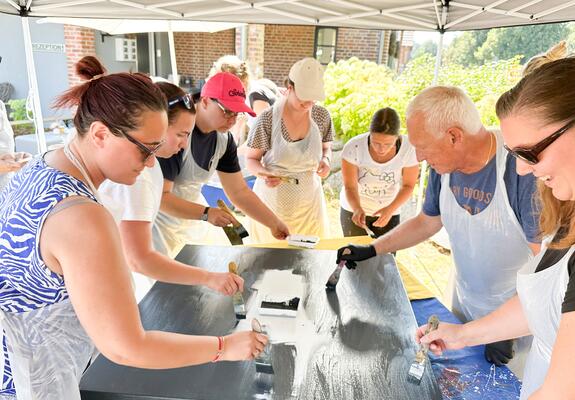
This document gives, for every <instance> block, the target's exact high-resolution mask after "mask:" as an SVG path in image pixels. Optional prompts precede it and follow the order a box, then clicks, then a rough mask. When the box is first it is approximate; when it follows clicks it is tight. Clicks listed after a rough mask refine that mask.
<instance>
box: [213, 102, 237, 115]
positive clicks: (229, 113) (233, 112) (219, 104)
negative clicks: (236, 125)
mask: <svg viewBox="0 0 575 400" xmlns="http://www.w3.org/2000/svg"><path fill="white" fill-rule="evenodd" d="M211 100H212V101H213V102H214V103H216V104H217V105H218V107H220V110H222V111H223V113H224V118H226V119H230V118H234V117H237V116H238V114H239V112H235V111H231V110H228V109H227V108H225V107H224V106H223V105H222V103H220V102H219V101H218V99H214V98H212V99H211Z"/></svg>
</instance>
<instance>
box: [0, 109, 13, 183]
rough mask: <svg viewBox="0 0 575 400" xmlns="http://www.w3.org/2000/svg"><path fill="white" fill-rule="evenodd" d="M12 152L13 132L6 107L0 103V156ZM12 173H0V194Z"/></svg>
mask: <svg viewBox="0 0 575 400" xmlns="http://www.w3.org/2000/svg"><path fill="white" fill-rule="evenodd" d="M13 152H14V131H13V130H12V125H10V121H9V120H8V115H7V114H6V107H5V106H4V103H3V102H2V101H0V155H2V154H6V153H13ZM12 175H13V174H12V172H7V173H4V174H3V173H0V192H1V191H2V189H4V186H6V185H7V184H8V182H9V181H10V179H11V178H12Z"/></svg>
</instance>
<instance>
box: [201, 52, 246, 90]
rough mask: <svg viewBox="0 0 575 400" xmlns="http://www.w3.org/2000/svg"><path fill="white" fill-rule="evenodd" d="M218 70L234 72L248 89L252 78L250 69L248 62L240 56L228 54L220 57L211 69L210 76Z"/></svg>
mask: <svg viewBox="0 0 575 400" xmlns="http://www.w3.org/2000/svg"><path fill="white" fill-rule="evenodd" d="M218 72H229V73H230V74H234V75H235V76H237V77H238V78H239V80H240V81H242V84H243V85H244V89H245V90H246V91H247V90H248V89H249V86H250V78H251V74H250V70H249V68H248V65H247V63H246V62H245V61H242V60H241V59H240V58H239V57H238V56H234V55H226V56H222V57H220V58H218V60H217V61H216V62H215V63H214V65H213V66H212V69H211V70H210V73H209V77H210V78H211V77H212V76H214V75H215V74H217V73H218Z"/></svg>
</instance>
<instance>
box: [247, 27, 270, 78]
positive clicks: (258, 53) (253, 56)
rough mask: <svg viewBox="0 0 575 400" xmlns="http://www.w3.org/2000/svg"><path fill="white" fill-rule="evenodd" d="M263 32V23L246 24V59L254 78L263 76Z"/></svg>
mask: <svg viewBox="0 0 575 400" xmlns="http://www.w3.org/2000/svg"><path fill="white" fill-rule="evenodd" d="M265 34H266V26H265V25H260V24H250V25H248V51H247V54H248V57H247V60H246V61H247V62H248V65H249V67H250V70H251V72H252V74H253V75H254V78H255V79H259V78H262V77H263V76H264V49H265V42H264V40H265Z"/></svg>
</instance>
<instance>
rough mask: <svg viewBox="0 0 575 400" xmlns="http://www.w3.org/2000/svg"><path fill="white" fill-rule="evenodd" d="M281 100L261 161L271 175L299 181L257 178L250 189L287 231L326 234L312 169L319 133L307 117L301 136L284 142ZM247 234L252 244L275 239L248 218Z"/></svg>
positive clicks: (318, 149)
mask: <svg viewBox="0 0 575 400" xmlns="http://www.w3.org/2000/svg"><path fill="white" fill-rule="evenodd" d="M284 106H285V99H282V100H280V101H276V103H275V104H274V106H273V114H272V115H273V117H272V132H271V149H270V150H269V151H267V152H266V153H265V154H264V156H263V158H262V164H263V165H264V166H265V167H266V168H267V169H268V170H269V171H270V172H271V173H272V174H274V175H279V176H290V177H294V178H297V179H298V181H299V183H298V184H297V185H296V184H295V183H292V182H289V183H285V182H282V183H280V184H279V185H278V186H276V187H274V188H270V187H268V186H267V185H266V184H265V182H264V181H263V179H261V178H257V179H256V182H255V184H254V192H255V193H256V194H257V195H258V196H259V197H260V199H261V200H262V201H263V202H264V203H265V204H266V205H267V206H268V207H269V208H270V209H271V210H272V211H273V212H274V213H275V214H276V215H277V216H278V218H279V219H281V220H282V221H283V222H284V223H285V224H286V225H287V226H288V228H289V231H290V233H291V234H294V235H296V234H299V235H315V236H320V237H327V236H329V224H328V217H327V207H326V202H325V198H324V194H323V188H322V186H321V178H320V177H319V176H318V175H317V173H316V170H317V167H318V165H319V162H320V160H321V156H322V136H321V132H320V130H319V128H318V126H317V124H316V123H315V121H314V120H313V119H312V118H311V112H310V124H309V131H308V134H307V135H306V137H305V138H303V139H302V140H299V141H297V142H288V141H287V140H285V139H284V137H283V135H282V128H281V126H282V114H283V109H284ZM250 235H251V236H252V238H253V240H254V242H256V243H269V242H276V241H277V239H275V238H274V237H273V236H272V234H271V232H270V231H269V228H267V227H265V226H264V225H262V224H260V223H258V222H256V221H254V220H251V229H250Z"/></svg>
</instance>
